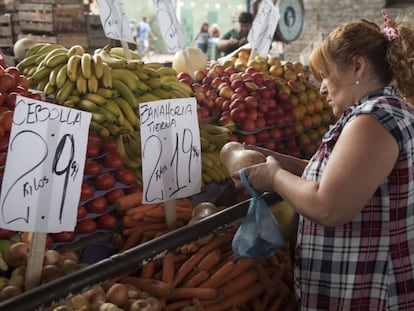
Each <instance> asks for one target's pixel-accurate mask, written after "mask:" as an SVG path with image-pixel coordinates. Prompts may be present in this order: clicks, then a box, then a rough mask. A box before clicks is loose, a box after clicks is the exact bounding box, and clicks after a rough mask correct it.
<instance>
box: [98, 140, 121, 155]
mask: <svg viewBox="0 0 414 311" xmlns="http://www.w3.org/2000/svg"><path fill="white" fill-rule="evenodd" d="M117 147H118V143H117V142H116V139H114V138H112V137H107V138H104V139H102V143H101V151H102V153H104V152H115V151H116V149H117Z"/></svg>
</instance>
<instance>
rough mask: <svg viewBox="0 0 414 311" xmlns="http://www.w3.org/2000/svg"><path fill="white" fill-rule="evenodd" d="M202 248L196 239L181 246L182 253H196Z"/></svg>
mask: <svg viewBox="0 0 414 311" xmlns="http://www.w3.org/2000/svg"><path fill="white" fill-rule="evenodd" d="M199 249H200V246H199V245H198V244H197V242H196V241H194V242H190V243H187V244H185V245H183V246H181V247H180V252H181V253H182V254H192V253H195V252H196V251H198V250H199Z"/></svg>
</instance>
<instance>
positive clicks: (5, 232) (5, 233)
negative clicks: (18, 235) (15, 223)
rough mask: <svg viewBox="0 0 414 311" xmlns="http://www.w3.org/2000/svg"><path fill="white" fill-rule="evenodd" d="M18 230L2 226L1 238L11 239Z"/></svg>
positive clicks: (0, 230) (0, 229)
mask: <svg viewBox="0 0 414 311" xmlns="http://www.w3.org/2000/svg"><path fill="white" fill-rule="evenodd" d="M15 232H16V231H13V230H9V229H3V228H0V239H9V238H11V237H12V235H13V234H14V233H15Z"/></svg>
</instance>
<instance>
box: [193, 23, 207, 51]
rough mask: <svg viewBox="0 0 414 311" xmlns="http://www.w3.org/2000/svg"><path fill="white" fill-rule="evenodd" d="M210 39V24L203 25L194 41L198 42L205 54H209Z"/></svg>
mask: <svg viewBox="0 0 414 311" xmlns="http://www.w3.org/2000/svg"><path fill="white" fill-rule="evenodd" d="M209 37H210V35H209V33H208V23H203V24H202V25H201V28H200V31H199V32H198V33H197V34H196V36H195V38H194V40H195V41H196V44H197V47H198V48H199V49H200V50H202V51H203V52H204V53H207V49H208V39H209Z"/></svg>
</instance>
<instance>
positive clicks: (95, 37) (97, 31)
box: [86, 14, 112, 50]
mask: <svg viewBox="0 0 414 311" xmlns="http://www.w3.org/2000/svg"><path fill="white" fill-rule="evenodd" d="M86 29H87V34H88V47H89V49H91V50H93V49H97V48H101V47H103V46H105V45H108V44H111V43H112V40H111V39H109V38H108V37H106V36H105V32H104V29H103V26H102V23H101V18H100V16H99V15H96V14H88V15H86Z"/></svg>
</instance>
